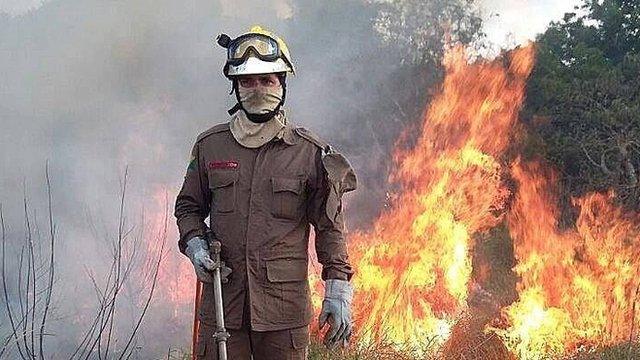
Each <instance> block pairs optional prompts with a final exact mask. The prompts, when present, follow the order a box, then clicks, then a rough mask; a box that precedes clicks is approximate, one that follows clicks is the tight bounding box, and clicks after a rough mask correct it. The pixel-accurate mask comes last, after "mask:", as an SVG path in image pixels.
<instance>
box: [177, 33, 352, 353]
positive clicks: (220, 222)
mask: <svg viewBox="0 0 640 360" xmlns="http://www.w3.org/2000/svg"><path fill="white" fill-rule="evenodd" d="M218 43H219V44H220V45H221V46H223V47H224V48H226V51H227V61H226V64H225V66H224V74H225V75H226V76H227V78H228V79H229V80H230V81H231V82H232V85H233V92H234V93H235V97H236V99H237V104H236V105H235V106H234V107H233V108H232V109H231V110H229V113H230V115H231V118H230V120H229V121H228V122H226V123H222V124H218V125H215V126H213V127H212V128H210V129H209V130H207V131H205V132H203V133H201V134H200V135H199V136H198V137H197V140H196V141H195V145H194V146H193V150H192V153H191V160H190V163H189V166H188V168H187V171H186V175H185V178H184V183H183V186H182V189H181V191H180V193H179V194H178V197H177V199H176V204H175V216H176V218H177V224H178V229H179V232H180V240H179V247H180V251H181V252H183V253H184V254H186V255H187V256H188V257H189V258H190V259H191V262H192V263H193V266H194V268H195V272H196V275H197V276H198V279H199V280H201V281H202V282H203V283H204V287H203V295H202V300H201V306H200V309H201V310H200V313H199V314H198V315H199V319H200V327H199V332H198V346H197V349H196V351H197V357H198V358H199V359H217V349H216V344H215V340H214V339H213V329H214V325H215V322H214V319H215V312H214V304H213V294H212V292H213V290H212V284H211V281H212V278H211V276H210V274H209V272H208V270H210V269H211V268H212V266H213V264H212V260H211V258H210V256H209V252H208V243H207V241H206V240H205V236H204V235H205V232H206V230H207V226H206V224H205V219H206V218H207V217H209V227H210V229H211V230H212V232H213V234H214V236H215V237H216V239H217V240H218V241H220V242H221V243H222V252H221V256H222V260H224V261H225V263H226V265H227V266H229V267H230V268H231V269H232V272H231V274H230V275H229V281H228V282H227V283H225V284H223V287H222V291H223V304H224V316H225V322H226V325H227V328H228V331H229V333H230V335H231V336H230V338H229V339H228V342H227V348H228V356H229V359H234V360H236V359H238V360H244V359H246V360H249V359H251V357H252V356H253V359H254V360H265V359H270V360H271V359H273V360H278V359H306V358H307V352H308V344H309V324H310V320H311V317H312V316H313V309H312V306H311V299H310V289H309V283H308V278H307V277H308V274H307V270H308V264H309V253H308V249H309V247H308V243H309V233H310V226H311V225H313V228H314V231H315V234H316V235H315V251H316V254H317V257H318V260H319V262H320V264H321V265H322V279H323V280H324V284H325V286H324V288H325V294H324V300H323V303H322V310H321V313H320V318H319V323H320V326H321V328H322V327H324V325H327V324H328V326H329V328H328V330H327V332H326V334H325V337H324V343H325V344H326V345H327V346H328V347H334V346H336V345H338V344H346V341H347V340H348V339H349V337H350V335H351V332H352V323H351V299H352V297H353V290H352V287H351V285H350V282H349V280H350V279H351V276H352V274H353V270H352V267H351V265H350V264H349V261H348V256H347V248H346V244H345V238H344V219H343V214H342V195H343V194H344V193H346V192H348V191H351V190H354V189H355V188H356V177H355V173H354V171H353V169H352V167H351V166H350V164H349V162H348V161H347V160H346V158H345V157H344V156H343V155H342V154H340V153H339V152H337V151H335V150H334V149H333V148H332V147H331V146H329V145H328V144H327V143H325V142H324V141H322V140H321V139H320V138H318V137H317V136H316V135H314V134H313V133H312V132H310V131H308V130H307V129H305V128H302V127H298V126H296V125H294V124H293V123H292V122H291V120H290V119H289V118H288V117H287V115H286V114H285V112H284V110H283V109H282V106H283V104H284V101H285V97H286V92H287V87H286V80H287V75H288V74H294V66H293V63H292V61H291V57H290V55H289V50H288V48H287V45H286V44H285V43H284V41H282V40H281V39H280V38H278V37H277V36H275V35H273V34H271V33H270V32H267V31H265V30H263V29H262V28H260V27H253V28H252V29H251V30H250V31H249V32H247V33H246V34H243V35H241V36H239V37H237V38H235V39H231V38H229V37H228V36H226V35H221V36H219V37H218Z"/></svg>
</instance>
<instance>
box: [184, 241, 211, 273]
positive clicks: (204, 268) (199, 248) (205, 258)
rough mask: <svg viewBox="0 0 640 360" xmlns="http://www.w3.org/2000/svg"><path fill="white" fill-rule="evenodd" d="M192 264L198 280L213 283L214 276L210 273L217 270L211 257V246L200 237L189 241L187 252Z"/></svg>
mask: <svg viewBox="0 0 640 360" xmlns="http://www.w3.org/2000/svg"><path fill="white" fill-rule="evenodd" d="M185 253H186V254H187V256H189V259H191V263H192V264H193V267H194V268H195V270H196V276H197V277H198V280H200V281H202V282H206V283H211V282H213V276H211V273H209V271H212V270H213V269H215V265H216V264H215V262H214V261H213V260H211V256H210V255H209V246H208V245H207V241H206V240H205V239H203V238H201V237H199V236H196V237H193V238H191V239H190V240H189V241H187V249H186V251H185Z"/></svg>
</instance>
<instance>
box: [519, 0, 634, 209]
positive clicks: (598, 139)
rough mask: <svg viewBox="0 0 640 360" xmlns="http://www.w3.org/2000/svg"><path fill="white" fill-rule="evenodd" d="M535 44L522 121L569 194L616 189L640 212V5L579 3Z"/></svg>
mask: <svg viewBox="0 0 640 360" xmlns="http://www.w3.org/2000/svg"><path fill="white" fill-rule="evenodd" d="M580 10H582V12H584V13H585V14H584V15H581V16H578V15H576V14H575V13H568V14H565V16H564V19H563V20H562V21H560V22H557V23H552V24H551V26H550V27H549V28H548V29H547V31H546V32H545V33H544V34H542V35H541V36H539V38H538V54H537V64H536V66H535V68H534V71H533V74H532V76H531V80H530V83H529V85H528V89H527V104H526V108H525V117H526V118H529V119H535V121H531V125H532V127H533V128H534V130H535V133H536V135H537V136H539V138H540V139H541V140H542V141H543V142H544V144H545V146H544V156H545V157H546V158H547V159H548V160H549V161H551V162H552V163H553V164H555V165H556V166H557V167H558V168H559V169H560V170H561V172H562V176H563V181H564V183H565V188H566V190H567V195H570V196H576V195H581V194H583V193H585V192H589V191H601V190H604V189H614V190H615V191H616V194H617V195H618V198H619V200H620V201H621V203H623V204H625V205H627V206H629V207H632V208H635V209H639V208H640V202H639V201H638V200H639V196H640V184H639V179H638V176H639V175H640V174H638V171H639V170H640V168H639V167H640V90H639V88H638V83H639V81H640V54H639V53H638V50H640V37H639V36H638V35H640V3H638V2H637V1H629V0H601V1H596V0H585V3H584V4H583V5H582V6H581V8H580Z"/></svg>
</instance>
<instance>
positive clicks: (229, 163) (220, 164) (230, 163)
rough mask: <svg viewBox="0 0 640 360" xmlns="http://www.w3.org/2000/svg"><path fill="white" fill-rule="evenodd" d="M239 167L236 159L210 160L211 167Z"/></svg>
mask: <svg viewBox="0 0 640 360" xmlns="http://www.w3.org/2000/svg"><path fill="white" fill-rule="evenodd" d="M237 167H238V163H237V162H236V161H230V160H223V161H211V162H209V169H235V168H237Z"/></svg>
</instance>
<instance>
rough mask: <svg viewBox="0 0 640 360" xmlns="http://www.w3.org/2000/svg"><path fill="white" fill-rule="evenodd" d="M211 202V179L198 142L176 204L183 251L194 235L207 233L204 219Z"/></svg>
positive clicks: (180, 246) (181, 249) (180, 244)
mask: <svg viewBox="0 0 640 360" xmlns="http://www.w3.org/2000/svg"><path fill="white" fill-rule="evenodd" d="M210 204H211V193H210V191H209V180H208V178H207V172H206V169H205V168H204V160H203V158H202V156H201V153H200V145H199V143H196V144H195V145H194V146H193V150H192V151H191V160H190V161H189V166H188V168H187V173H186V175H185V177H184V183H183V184H182V189H181V190H180V193H179V194H178V197H177V198H176V205H175V213H174V215H175V217H176V219H177V223H178V231H179V233H180V240H179V241H178V246H179V248H180V251H181V252H182V253H184V252H185V249H186V247H187V241H188V240H190V239H191V238H193V237H194V236H204V235H205V233H206V230H207V225H206V224H205V222H204V220H205V219H206V218H207V216H209V210H210V206H211V205H210Z"/></svg>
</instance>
